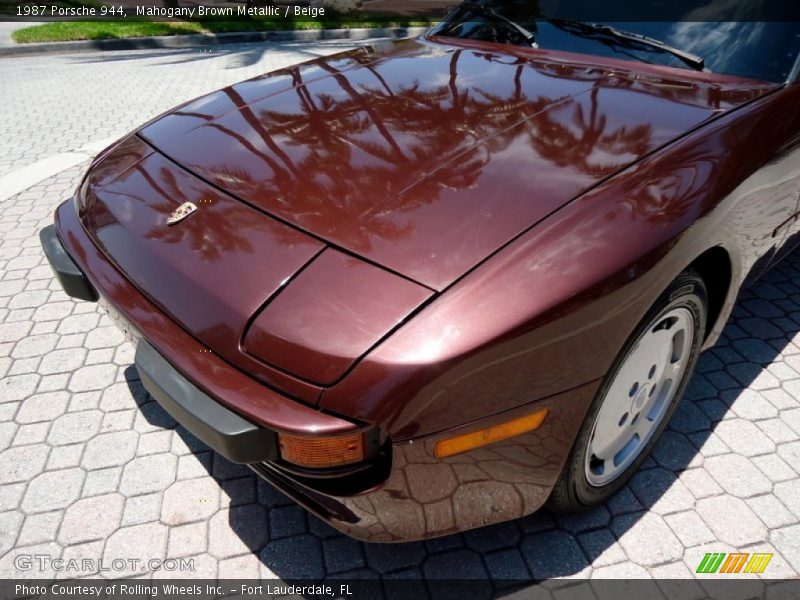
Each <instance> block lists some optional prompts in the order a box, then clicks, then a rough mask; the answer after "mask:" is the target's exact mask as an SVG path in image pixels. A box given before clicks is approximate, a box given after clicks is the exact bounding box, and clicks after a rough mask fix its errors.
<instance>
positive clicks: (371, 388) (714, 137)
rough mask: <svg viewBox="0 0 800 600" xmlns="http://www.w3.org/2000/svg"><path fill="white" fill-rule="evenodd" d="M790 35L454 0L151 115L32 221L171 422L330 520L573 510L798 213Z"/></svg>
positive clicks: (357, 524)
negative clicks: (594, 18)
mask: <svg viewBox="0 0 800 600" xmlns="http://www.w3.org/2000/svg"><path fill="white" fill-rule="evenodd" d="M562 4H563V3H562ZM526 7H527V8H526ZM799 55H800V27H798V23H788V22H778V21H765V22H750V21H742V22H722V23H721V22H705V21H703V22H700V21H685V22H669V21H664V22H644V21H643V22H630V23H626V24H624V27H623V26H622V25H621V24H618V23H607V22H606V23H594V22H587V21H581V20H572V19H566V18H548V17H544V16H542V15H541V14H540V13H539V12H538V8H537V3H536V2H526V3H520V2H501V1H491V0H473V1H470V2H465V3H464V4H462V5H460V6H459V7H457V8H455V9H454V10H453V11H452V12H451V13H449V14H448V15H447V17H446V18H445V19H444V21H443V22H442V23H441V24H439V25H438V26H436V27H435V28H433V29H432V30H431V31H430V32H429V33H428V34H426V35H424V36H422V37H420V38H418V39H409V40H403V41H399V42H382V43H377V44H372V45H369V46H365V47H362V48H359V49H357V50H353V51H349V52H345V53H342V54H337V55H333V56H330V57H326V58H319V59H316V60H312V61H310V62H307V63H304V64H301V65H298V66H295V67H292V68H287V69H283V70H280V71H276V72H273V73H269V74H267V75H264V76H262V77H257V78H255V79H252V80H249V81H244V82H242V83H238V84H236V85H232V86H230V87H228V88H225V89H222V90H219V91H216V92H214V93H211V94H208V95H206V96H203V97H201V98H199V99H196V100H193V101H191V102H188V103H186V104H184V105H182V106H180V107H178V108H176V109H174V110H172V111H170V112H168V113H166V114H164V115H162V116H160V117H158V118H156V119H154V120H153V121H150V122H149V123H147V124H146V125H144V126H143V127H141V128H139V129H138V130H136V131H135V132H133V133H131V134H130V135H129V136H127V137H125V138H124V139H122V140H120V141H119V142H118V143H116V144H114V145H113V146H111V147H110V148H108V149H107V150H105V151H104V152H102V153H101V154H100V155H99V156H98V157H97V158H96V159H95V160H94V162H93V164H92V165H91V167H90V168H89V170H88V173H87V174H86V176H85V178H84V180H83V181H82V183H81V184H80V186H79V188H78V189H77V191H76V193H75V196H74V198H72V199H69V200H68V201H66V202H64V203H63V204H62V205H61V206H60V207H59V208H58V209H57V212H56V215H55V224H54V225H53V226H50V227H47V228H46V229H44V230H43V231H42V233H41V238H42V243H43V246H44V249H45V252H46V254H47V256H48V259H49V261H50V263H51V265H52V266H53V268H54V270H55V272H56V274H57V276H58V278H59V280H60V281H61V283H62V285H63V287H64V289H65V290H66V292H67V293H68V294H70V295H71V296H74V297H76V298H82V299H84V300H89V301H97V300H100V301H102V302H104V303H105V304H106V305H107V308H108V310H109V311H110V312H111V313H112V315H114V317H115V318H116V319H117V320H118V322H119V324H120V326H122V327H124V328H125V329H126V330H127V331H128V332H129V333H130V335H131V337H132V339H134V340H135V341H136V343H137V350H136V366H137V368H138V371H139V374H140V376H141V379H142V382H143V384H144V386H145V388H146V389H147V390H148V391H149V393H150V394H151V395H152V396H153V397H154V398H155V399H156V400H157V401H158V402H159V403H161V405H162V406H163V407H164V408H165V409H166V410H167V411H168V412H169V413H170V414H172V415H173V416H174V417H175V419H176V420H177V421H178V422H179V423H181V424H182V425H183V426H184V427H185V428H186V429H187V430H189V431H190V432H192V433H193V434H194V435H195V436H197V437H198V438H200V439H201V440H203V441H204V442H205V443H206V444H208V445H209V446H210V447H212V448H213V449H215V450H216V451H217V452H219V453H220V454H222V455H223V456H225V457H227V458H228V459H230V460H232V461H235V462H238V463H245V464H248V465H249V466H250V467H251V468H252V469H254V470H255V471H256V472H257V473H258V474H259V475H261V476H262V477H264V478H266V479H267V480H269V481H270V482H271V483H272V484H274V485H275V486H276V487H277V488H279V489H280V490H282V491H283V492H284V493H286V494H287V495H289V496H290V497H292V498H293V499H295V500H296V501H297V502H298V503H300V504H302V505H303V506H305V507H306V508H307V509H308V510H310V511H312V512H313V513H315V514H317V515H318V516H320V517H321V518H323V519H324V520H326V521H328V522H329V523H331V524H332V525H333V526H334V527H336V528H338V529H340V530H341V531H344V532H345V533H348V534H350V535H352V536H354V537H357V538H360V539H364V540H370V541H387V542H389V541H404V540H412V539H420V538H429V537H434V536H440V535H443V534H447V533H451V532H454V531H459V530H464V529H468V528H473V527H478V526H481V525H486V524H488V523H495V522H498V521H503V520H506V519H514V518H517V517H521V516H523V515H526V514H529V513H531V512H533V511H536V510H537V509H539V508H540V507H541V506H543V505H544V504H545V502H549V504H550V505H551V506H553V507H555V508H557V509H561V510H579V509H581V508H585V507H590V506H594V505H596V504H598V503H602V502H604V501H605V500H606V499H608V498H609V497H610V496H611V495H612V494H614V493H615V491H616V490H618V489H619V488H620V487H621V486H622V485H623V484H624V483H625V481H626V480H627V479H628V478H629V477H630V476H631V474H632V473H633V472H634V471H635V470H636V469H637V468H638V466H639V465H640V463H641V462H642V461H643V460H644V458H645V457H646V456H647V454H648V452H649V450H650V448H651V447H652V446H653V444H654V443H655V441H656V440H657V439H658V437H659V435H660V433H661V431H662V430H663V429H664V427H665V426H666V424H667V422H668V421H669V419H670V416H671V415H672V413H673V412H674V411H675V408H676V405H677V403H678V401H679V400H680V398H681V396H682V394H683V391H684V388H685V387H686V384H687V381H688V380H689V378H690V376H691V373H692V370H693V368H694V365H695V362H696V361H697V358H698V355H699V353H700V352H701V351H702V350H703V349H704V348H707V347H709V346H710V345H712V344H714V342H715V340H716V339H717V337H718V335H719V333H720V332H721V330H722V328H723V326H724V324H725V322H726V319H727V317H728V315H729V313H730V311H731V308H732V306H733V304H734V302H735V300H736V298H737V295H738V294H739V292H740V290H741V289H742V288H743V286H744V285H746V284H747V283H748V282H750V281H752V280H753V279H754V278H756V277H757V276H758V275H759V274H761V273H763V272H764V271H765V270H766V269H767V268H769V267H770V265H772V264H774V263H775V261H777V260H779V259H780V258H781V256H782V255H783V254H785V253H786V252H788V251H789V250H791V248H793V247H794V246H795V245H796V244H797V242H798V240H800V236H798V233H800V220H798V215H799V214H800V213H798V211H799V210H800V207H798V194H800V109H799V108H798V107H800V61H799V60H798V56H799Z"/></svg>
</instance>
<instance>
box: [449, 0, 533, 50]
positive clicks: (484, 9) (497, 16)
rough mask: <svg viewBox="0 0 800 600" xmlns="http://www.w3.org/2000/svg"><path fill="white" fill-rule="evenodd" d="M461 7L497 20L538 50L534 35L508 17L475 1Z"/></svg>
mask: <svg viewBox="0 0 800 600" xmlns="http://www.w3.org/2000/svg"><path fill="white" fill-rule="evenodd" d="M461 6H462V7H464V8H467V9H472V10H476V11H478V12H479V13H481V14H484V15H486V16H488V17H492V18H493V19H497V20H498V21H500V22H502V23H505V24H506V25H508V26H509V27H511V28H512V29H514V30H515V31H516V32H517V33H519V34H520V35H521V36H522V37H523V38H525V42H526V43H528V44H530V45H531V46H532V47H533V48H538V47H539V45H538V44H537V43H536V34H535V33H534V32H532V31H530V30H529V29H526V28H525V27H523V26H522V25H520V24H519V23H517V22H516V21H513V20H512V19H509V18H508V17H504V16H503V15H501V14H500V13H498V12H497V11H496V10H495V9H493V8H492V7H491V6H487V5H485V4H480V3H479V2H476V1H475V0H466V1H465V2H463V3H462V4H461Z"/></svg>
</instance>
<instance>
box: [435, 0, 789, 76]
mask: <svg viewBox="0 0 800 600" xmlns="http://www.w3.org/2000/svg"><path fill="white" fill-rule="evenodd" d="M680 2H681V0H678V4H680ZM694 3H695V4H697V5H698V6H699V7H700V8H697V7H695V8H694V9H692V7H691V2H688V3H687V2H686V1H685V0H683V4H684V5H686V4H688V5H689V6H683V7H681V9H680V10H681V15H684V16H686V17H687V20H678V19H677V18H676V20H673V21H666V20H655V19H654V20H652V21H642V20H638V21H625V20H617V21H599V20H594V19H592V20H591V21H588V20H586V19H585V17H586V16H588V14H589V12H591V16H597V15H596V13H597V12H598V9H597V8H596V7H597V6H605V5H606V3H604V2H600V3H596V4H595V7H594V9H593V10H592V11H586V10H581V7H580V5H581V0H573V1H572V2H570V1H562V2H560V3H556V4H557V5H558V10H557V11H555V10H548V9H547V7H546V6H545V5H546V4H548V3H545V2H537V1H536V0H533V1H532V0H524V1H523V0H467V1H466V2H463V3H462V4H461V5H459V6H458V7H457V8H456V9H455V10H454V11H453V12H451V13H450V14H449V15H448V16H447V18H446V19H445V20H444V21H443V22H442V23H441V24H439V25H438V26H437V27H436V28H435V29H434V30H433V32H432V33H433V34H434V35H442V36H449V37H457V38H461V39H469V40H479V41H487V42H495V43H500V44H511V45H515V46H523V47H527V48H531V47H534V48H544V49H552V50H564V51H568V52H579V53H583V54H595V55H600V56H608V57H612V58H618V59H623V60H637V61H643V62H647V63H652V64H659V65H668V66H674V67H680V68H685V69H690V68H692V65H691V64H687V61H686V60H685V57H684V59H681V57H680V56H679V55H680V54H687V53H688V54H690V55H692V56H696V57H698V58H700V59H702V66H703V67H704V68H705V70H707V71H711V72H713V73H724V74H727V75H735V76H739V77H746V78H750V79H760V80H764V81H774V82H783V81H786V78H787V77H788V76H789V74H790V73H791V71H792V68H793V66H794V63H795V60H796V59H797V56H798V52H800V22H797V21H788V22H780V21H757V20H754V19H753V18H752V16H755V17H756V19H757V17H758V14H755V15H752V14H751V16H750V18H749V19H748V20H742V21H723V20H710V19H713V18H714V17H715V13H714V12H712V11H709V10H708V6H703V5H707V4H708V0H702V1H701V0H694ZM549 4H552V3H549ZM609 4H611V5H613V1H612V2H610V3H609ZM728 6H730V3H728ZM570 9H572V10H570ZM606 12H607V13H608V14H610V15H613V16H616V17H620V16H622V17H624V16H625V12H624V11H620V10H613V6H612V8H611V10H608V11H606ZM671 12H672V13H673V14H674V10H673V11H671ZM670 16H673V15H670ZM719 16H720V17H725V16H729V15H725V14H722V13H720V14H719ZM698 17H700V18H703V19H704V20H702V21H700V20H697V19H698ZM691 19H695V20H691ZM512 23H513V24H514V25H516V27H515V26H513V25H512ZM581 23H588V24H590V25H592V27H578V26H576V25H580V24H581ZM595 25H601V26H603V25H605V26H609V27H605V28H603V27H595ZM610 28H611V29H613V30H614V31H613V32H612V31H610ZM526 33H527V34H529V35H526ZM619 33H623V34H628V33H630V34H634V35H633V36H627V35H623V36H620V35H618V34H619ZM530 34H532V35H530ZM615 34H617V35H615ZM636 36H646V37H647V38H649V39H648V40H641V41H636V39H635V37H636ZM653 42H657V43H653ZM688 62H689V63H691V61H688Z"/></svg>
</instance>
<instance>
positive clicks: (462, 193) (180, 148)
mask: <svg viewBox="0 0 800 600" xmlns="http://www.w3.org/2000/svg"><path fill="white" fill-rule="evenodd" d="M501 50H502V51H501ZM592 60H594V59H592V58H591V57H587V56H578V55H567V54H564V53H554V52H545V51H524V50H514V49H509V48H501V47H499V46H488V45H485V44H461V43H458V44H456V43H455V41H454V40H445V39H444V38H439V39H418V40H406V41H403V42H399V43H386V44H379V45H373V46H369V47H366V48H362V49H359V50H356V51H353V52H349V53H345V54H340V55H336V56H333V57H329V58H324V59H318V60H315V61H312V62H310V63H306V64H304V65H299V66H296V67H291V68H287V69H283V70H281V71H277V72H275V73H271V74H269V75H267V76H264V77H259V78H256V79H253V80H249V81H246V82H242V83H239V84H237V85H233V86H231V87H228V88H225V89H223V90H220V91H218V92H215V93H212V94H210V95H208V96H205V97H203V98H200V99H198V100H196V101H194V102H190V103H189V104H187V105H184V106H183V107H181V108H179V109H177V110H175V111H173V112H171V113H169V114H167V115H165V116H163V117H162V118H160V119H158V120H156V121H154V122H152V123H151V124H149V125H148V126H146V127H145V128H143V129H142V130H141V132H140V135H141V136H142V137H143V138H144V139H145V140H147V142H148V143H150V144H151V145H153V146H155V147H156V148H157V149H158V150H159V151H160V152H162V153H163V154H165V155H166V156H168V157H169V158H170V159H172V160H174V161H175V162H177V163H178V164H180V165H182V166H184V167H185V168H186V169H188V170H189V171H191V172H193V173H194V174H195V175H197V176H198V177H200V178H201V179H203V180H204V181H207V182H209V183H210V184H211V185H212V186H214V187H216V188H219V189H221V190H224V191H226V192H228V193H230V194H231V195H233V196H234V197H236V198H237V199H239V200H240V201H242V202H244V203H246V204H248V205H250V206H252V207H254V208H256V209H257V210H259V211H263V212H265V213H267V214H269V215H271V216H272V217H274V218H276V219H278V220H281V221H283V222H285V223H287V224H289V225H291V226H292V227H294V228H297V229H299V230H300V231H303V232H306V233H308V234H310V235H311V236H313V237H314V238H316V239H319V240H322V241H324V242H325V243H327V244H330V245H333V246H335V247H337V248H340V249H343V250H345V251H347V252H348V253H351V254H354V255H356V256H360V257H363V258H365V259H367V260H369V261H370V262H373V263H376V264H378V265H381V266H383V267H384V268H386V269H388V270H390V271H393V272H395V273H398V274H401V275H403V276H405V277H407V278H409V279H411V280H413V281H416V282H418V283H420V284H422V285H424V286H426V287H428V288H431V289H433V290H442V289H444V288H445V287H447V286H448V285H449V284H451V283H452V282H453V281H455V280H456V279H457V278H459V277H460V276H462V275H463V274H464V273H465V272H467V271H468V270H469V269H471V268H472V267H474V266H475V265H476V264H477V263H478V262H480V261H481V260H483V259H485V258H486V257H488V256H489V255H491V254H492V253H493V252H495V251H496V250H497V249H498V248H500V247H501V246H502V245H504V244H505V243H507V242H508V241H509V240H510V239H512V238H514V237H515V236H516V235H518V234H520V233H521V232H522V231H524V230H525V229H527V228H528V227H530V226H531V225H533V224H534V223H536V222H537V221H539V220H540V219H542V218H543V217H545V216H546V215H548V214H549V213H551V212H552V211H554V210H556V209H558V208H559V207H561V206H563V205H564V204H565V203H567V202H569V201H570V200H571V199H573V198H574V197H576V196H577V195H579V194H580V193H581V192H582V191H584V190H586V189H587V188H589V187H591V186H592V185H594V184H596V183H597V182H598V181H600V180H602V179H604V178H607V177H609V176H611V175H613V174H614V173H616V172H618V171H619V170H621V169H624V168H625V167H626V166H628V165H630V164H631V163H632V162H634V161H636V160H638V159H639V158H641V157H642V156H643V155H646V154H648V153H650V152H652V151H654V150H655V149H657V148H658V147H659V146H662V145H664V144H666V143H668V142H669V141H671V140H673V139H675V138H676V137H678V136H680V135H682V134H684V133H685V132H687V131H688V130H691V129H692V128H695V127H697V126H698V125H700V124H701V123H703V122H705V121H707V120H709V119H711V118H713V117H714V116H716V115H718V114H720V113H722V112H724V111H727V110H730V109H731V108H734V107H735V106H737V105H739V104H742V103H744V102H747V101H749V100H751V99H753V98H755V97H757V96H758V95H759V94H762V93H764V92H765V91H766V90H767V89H768V86H766V85H764V84H758V83H755V82H747V81H744V80H736V79H732V78H727V79H726V78H720V77H711V76H708V75H705V74H696V73H693V72H690V71H682V70H679V69H671V68H652V67H646V66H644V65H642V64H641V63H622V62H619V61H617V62H608V61H606V62H605V63H600V62H598V63H596V64H593V63H592ZM597 60H599V59H597ZM633 65H638V67H637V68H638V70H632V66H633Z"/></svg>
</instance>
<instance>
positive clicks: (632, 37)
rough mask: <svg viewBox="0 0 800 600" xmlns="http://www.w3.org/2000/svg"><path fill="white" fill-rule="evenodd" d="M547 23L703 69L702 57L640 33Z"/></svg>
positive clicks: (576, 23) (580, 23)
mask: <svg viewBox="0 0 800 600" xmlns="http://www.w3.org/2000/svg"><path fill="white" fill-rule="evenodd" d="M547 21H548V22H549V23H551V24H552V25H554V26H555V27H558V28H559V29H563V30H564V31H566V32H568V33H573V34H575V35H580V36H583V37H595V36H604V37H607V38H610V39H612V40H619V41H623V42H628V43H630V44H639V45H641V46H647V47H648V48H654V49H656V50H660V51H661V52H666V53H667V54H671V55H672V56H674V57H675V58H677V59H679V60H680V61H682V62H683V63H685V64H687V65H689V66H690V67H692V68H693V69H695V70H697V71H702V70H703V69H704V68H705V60H703V57H701V56H697V55H696V54H692V53H691V52H686V51H684V50H681V49H680V48H675V47H673V46H670V45H669V44H665V43H664V42H662V41H661V40H656V39H653V38H651V37H647V36H646V35H642V34H640V33H633V32H631V31H623V30H621V29H617V28H616V27H611V26H610V25H600V24H597V23H585V22H583V21H573V20H571V19H547Z"/></svg>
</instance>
